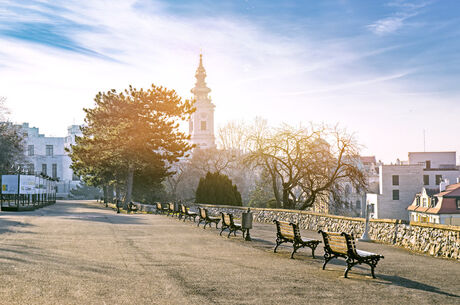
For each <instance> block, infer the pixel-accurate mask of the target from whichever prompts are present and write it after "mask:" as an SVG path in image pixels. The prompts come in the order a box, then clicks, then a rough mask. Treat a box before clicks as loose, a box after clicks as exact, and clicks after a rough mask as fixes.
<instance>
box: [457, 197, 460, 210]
mask: <svg viewBox="0 0 460 305" xmlns="http://www.w3.org/2000/svg"><path fill="white" fill-rule="evenodd" d="M457 209H458V210H460V198H457Z"/></svg>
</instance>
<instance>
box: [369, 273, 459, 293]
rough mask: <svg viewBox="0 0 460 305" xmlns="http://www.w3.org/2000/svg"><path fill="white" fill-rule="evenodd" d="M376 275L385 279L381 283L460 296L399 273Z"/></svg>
mask: <svg viewBox="0 0 460 305" xmlns="http://www.w3.org/2000/svg"><path fill="white" fill-rule="evenodd" d="M376 276H377V280H383V281H379V283H380V284H384V285H393V286H399V287H404V288H409V289H415V290H421V291H428V292H432V293H436V294H440V295H445V296H449V297H455V298H460V295H458V294H453V293H450V292H445V291H442V290H441V289H439V288H438V287H435V286H431V285H427V284H424V283H421V282H417V281H414V280H411V279H408V278H405V277H401V276H398V275H385V274H377V275H376Z"/></svg>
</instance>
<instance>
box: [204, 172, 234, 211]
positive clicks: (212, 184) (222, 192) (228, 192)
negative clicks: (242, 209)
mask: <svg viewBox="0 0 460 305" xmlns="http://www.w3.org/2000/svg"><path fill="white" fill-rule="evenodd" d="M195 201H196V202H198V203H209V204H221V205H234V206H241V205H242V200H241V194H240V192H239V191H238V188H237V187H236V185H233V184H232V180H230V178H228V176H226V175H223V174H220V173H210V172H208V173H207V174H206V176H205V177H204V178H201V179H200V182H199V183H198V187H197V190H196V196H195Z"/></svg>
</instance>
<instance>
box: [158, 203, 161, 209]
mask: <svg viewBox="0 0 460 305" xmlns="http://www.w3.org/2000/svg"><path fill="white" fill-rule="evenodd" d="M157 210H161V203H160V202H157Z"/></svg>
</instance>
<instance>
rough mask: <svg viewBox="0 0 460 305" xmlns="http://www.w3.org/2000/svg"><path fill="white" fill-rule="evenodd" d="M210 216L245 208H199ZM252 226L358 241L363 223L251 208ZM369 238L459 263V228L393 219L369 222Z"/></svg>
mask: <svg viewBox="0 0 460 305" xmlns="http://www.w3.org/2000/svg"><path fill="white" fill-rule="evenodd" d="M200 206H202V207H206V208H207V209H208V210H209V212H210V213H211V214H214V215H218V214H219V213H220V212H227V213H233V214H234V215H235V217H237V218H240V217H241V213H242V212H246V211H247V208H241V207H232V206H216V205H205V204H202V205H200ZM251 211H252V212H253V219H254V221H255V222H261V223H272V222H273V220H274V219H278V220H283V221H290V222H296V223H298V224H299V226H300V228H302V229H307V230H312V231H318V230H325V231H333V232H347V233H353V234H354V235H355V236H356V237H360V236H361V235H362V234H363V232H364V226H365V219H364V218H355V217H343V216H335V215H327V214H319V213H314V212H306V211H297V210H282V209H259V208H252V209H251ZM369 236H370V237H371V239H372V240H374V241H376V242H380V243H385V244H390V245H395V246H399V247H403V248H406V249H409V250H411V251H414V252H419V253H425V254H429V255H432V256H438V257H446V258H453V259H457V260H460V227H459V226H447V225H437V224H422V223H415V222H411V223H408V222H406V221H402V220H394V219H373V220H371V221H370V222H369Z"/></svg>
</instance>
